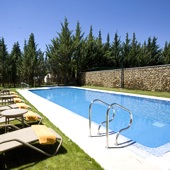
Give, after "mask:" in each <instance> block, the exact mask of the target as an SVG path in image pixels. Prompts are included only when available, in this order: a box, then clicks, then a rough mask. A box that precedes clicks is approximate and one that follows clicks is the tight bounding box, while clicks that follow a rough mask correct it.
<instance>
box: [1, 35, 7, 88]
mask: <svg viewBox="0 0 170 170" xmlns="http://www.w3.org/2000/svg"><path fill="white" fill-rule="evenodd" d="M8 61H9V54H8V51H7V46H6V44H5V40H4V38H3V37H2V38H1V39H0V80H1V82H2V86H3V87H4V86H5V82H6V81H7V77H8Z"/></svg>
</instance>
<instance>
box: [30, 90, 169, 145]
mask: <svg viewBox="0 0 170 170" xmlns="http://www.w3.org/2000/svg"><path fill="white" fill-rule="evenodd" d="M30 91H31V92H33V93H35V94H37V95H39V96H41V97H43V98H45V99H47V100H50V101H52V102H54V103H56V104H58V105H60V106H62V107H64V108H67V109H69V110H71V111H73V112H74V113H76V114H79V115H81V116H83V117H85V118H87V119H88V114H89V105H90V103H91V102H92V101H93V100H94V99H100V100H102V101H105V102H106V103H108V104H112V103H118V104H120V105H122V106H124V107H125V108H127V109H129V110H130V111H131V112H132V114H133V124H132V126H131V127H130V128H129V129H128V130H126V131H124V132H122V133H121V134H122V135H123V136H125V137H127V138H129V139H131V140H133V141H135V142H137V143H139V144H141V145H143V146H146V147H150V148H157V147H160V146H162V145H165V144H167V143H169V142H170V133H169V132H170V101H168V100H158V99H151V98H145V97H137V96H130V95H123V94H115V93H107V92H101V91H94V90H85V89H80V88H70V87H58V88H49V89H43V90H30ZM106 110H107V107H104V106H103V105H102V104H99V103H96V104H94V105H93V108H92V121H93V122H96V123H98V124H99V123H101V122H102V121H104V120H105V113H106ZM115 111H116V116H115V119H114V121H113V122H111V123H110V124H109V129H111V130H113V131H115V132H117V131H119V130H120V129H121V128H124V127H126V126H127V125H128V124H129V114H128V113H127V112H124V111H122V110H121V109H120V108H116V107H115ZM110 115H111V113H110Z"/></svg>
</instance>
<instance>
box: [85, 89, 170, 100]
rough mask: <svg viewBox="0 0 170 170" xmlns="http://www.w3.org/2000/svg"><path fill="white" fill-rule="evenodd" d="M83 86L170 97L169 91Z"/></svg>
mask: <svg viewBox="0 0 170 170" xmlns="http://www.w3.org/2000/svg"><path fill="white" fill-rule="evenodd" d="M82 87H84V88H90V89H99V90H108V91H115V92H123V93H131V94H139V95H148V96H155V97H165V98H170V93H169V92H157V91H143V90H129V89H122V88H107V87H98V86H82Z"/></svg>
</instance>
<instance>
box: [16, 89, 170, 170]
mask: <svg viewBox="0 0 170 170" xmlns="http://www.w3.org/2000/svg"><path fill="white" fill-rule="evenodd" d="M18 92H19V93H20V94H21V95H22V96H23V97H24V98H25V99H26V100H28V101H29V102H30V103H31V104H32V105H33V106H34V107H35V108H37V110H39V111H40V112H41V113H42V114H43V115H44V116H45V117H47V118H48V119H49V120H50V121H51V122H52V123H53V124H54V125H56V127H58V128H59V129H60V130H61V131H62V132H63V133H64V134H65V135H66V136H67V137H68V138H70V139H71V140H72V141H74V142H75V143H76V144H77V145H78V146H79V147H80V148H82V149H83V150H84V151H85V152H86V153H87V154H88V155H89V156H90V157H92V158H94V159H95V160H96V162H98V163H99V164H100V165H101V166H102V167H103V168H104V169H105V170H170V152H167V153H165V154H163V155H161V156H154V155H152V154H149V153H147V152H146V151H144V150H141V149H139V148H137V147H135V146H133V145H130V146H128V145H127V146H125V147H123V148H122V147H119V146H116V145H114V141H115V134H113V135H111V136H109V147H110V148H109V149H106V147H105V146H106V137H105V136H102V137H89V127H88V125H89V121H88V120H87V119H85V118H83V117H81V116H79V115H77V114H75V113H73V112H71V111H69V110H67V109H65V108H63V107H61V106H59V105H56V104H54V103H52V102H50V101H48V100H46V99H44V98H42V97H40V96H38V95H36V94H33V93H31V92H30V91H28V90H27V89H22V90H18ZM97 128H98V126H97V125H96V124H95V123H92V135H94V136H95V135H96V134H97ZM168 135H169V134H168ZM118 141H119V142H120V143H122V142H125V141H124V139H123V138H121V137H120V138H119V139H118Z"/></svg>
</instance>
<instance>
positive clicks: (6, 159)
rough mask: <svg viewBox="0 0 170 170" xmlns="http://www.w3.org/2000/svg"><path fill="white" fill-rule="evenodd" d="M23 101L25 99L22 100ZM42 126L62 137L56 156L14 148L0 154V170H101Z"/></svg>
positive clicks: (74, 145)
mask: <svg viewBox="0 0 170 170" xmlns="http://www.w3.org/2000/svg"><path fill="white" fill-rule="evenodd" d="M82 87H85V88H93V89H101V90H109V91H117V92H126V93H135V94H142V95H151V96H157V97H167V98H170V93H168V92H150V91H140V90H127V89H118V88H117V89H115V88H103V87H95V86H82ZM11 90H13V91H15V89H11ZM23 100H25V99H24V98H23ZM25 103H27V104H29V105H30V106H31V107H32V110H33V111H35V112H37V113H39V114H40V115H42V114H41V113H40V112H38V111H37V110H36V108H34V107H33V106H32V105H31V104H30V103H29V102H28V101H26V100H25ZM42 116H43V115H42ZM15 123H17V122H15ZM43 124H45V125H47V126H49V127H51V128H53V129H54V130H55V131H57V132H58V133H59V134H60V135H61V136H62V138H63V144H62V147H61V148H60V150H59V152H58V154H57V155H56V156H53V157H46V156H44V155H42V154H40V153H38V152H36V151H34V150H31V149H28V148H26V147H20V148H16V149H13V150H10V151H8V152H6V153H1V154H0V160H1V161H0V170H7V169H17V170H23V169H24V170H34V169H35V170H53V169H54V170H56V169H57V170H101V169H103V168H102V167H101V166H100V165H99V164H97V163H96V162H95V160H93V159H92V158H90V157H89V156H88V155H87V154H86V153H85V152H84V151H83V150H82V149H81V148H79V147H78V146H77V145H76V144H75V143H74V142H73V141H71V140H70V139H69V138H68V137H67V136H65V135H64V134H63V133H62V132H61V131H60V130H59V129H58V128H57V127H56V126H54V125H53V124H52V123H51V122H50V121H49V120H48V119H47V118H46V117H44V118H43ZM2 131H3V129H0V132H1V133H3V132H2ZM37 145H38V144H37ZM47 149H48V150H53V147H48V148H47Z"/></svg>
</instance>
